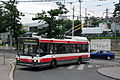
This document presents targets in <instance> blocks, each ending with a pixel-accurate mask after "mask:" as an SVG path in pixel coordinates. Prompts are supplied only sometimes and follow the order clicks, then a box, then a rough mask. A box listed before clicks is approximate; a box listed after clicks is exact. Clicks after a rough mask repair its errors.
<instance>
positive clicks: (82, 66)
mask: <svg viewBox="0 0 120 80" xmlns="http://www.w3.org/2000/svg"><path fill="white" fill-rule="evenodd" d="M84 66H85V65H84V64H81V65H79V67H78V68H77V70H83V68H84Z"/></svg>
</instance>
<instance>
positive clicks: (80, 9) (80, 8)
mask: <svg viewBox="0 0 120 80" xmlns="http://www.w3.org/2000/svg"><path fill="white" fill-rule="evenodd" d="M81 2H82V1H81V0H79V3H80V21H81Z"/></svg>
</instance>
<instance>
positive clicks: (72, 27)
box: [72, 6, 75, 37]
mask: <svg viewBox="0 0 120 80" xmlns="http://www.w3.org/2000/svg"><path fill="white" fill-rule="evenodd" d="M74 11H75V7H74V6H73V22H72V37H73V36H74Z"/></svg>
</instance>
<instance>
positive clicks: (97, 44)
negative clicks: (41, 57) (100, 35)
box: [90, 39, 120, 54]
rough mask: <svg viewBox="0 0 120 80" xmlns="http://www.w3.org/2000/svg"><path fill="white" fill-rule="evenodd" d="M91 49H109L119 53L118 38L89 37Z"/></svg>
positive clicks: (119, 41)
mask: <svg viewBox="0 0 120 80" xmlns="http://www.w3.org/2000/svg"><path fill="white" fill-rule="evenodd" d="M90 48H91V50H109V51H113V52H115V53H119V54H120V39H90Z"/></svg>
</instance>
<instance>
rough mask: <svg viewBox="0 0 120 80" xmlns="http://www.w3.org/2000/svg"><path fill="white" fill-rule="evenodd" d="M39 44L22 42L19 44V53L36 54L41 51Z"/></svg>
mask: <svg viewBox="0 0 120 80" xmlns="http://www.w3.org/2000/svg"><path fill="white" fill-rule="evenodd" d="M37 48H38V47H37V45H32V44H20V45H19V50H18V51H19V54H22V55H31V56H35V55H37V54H39V53H37Z"/></svg>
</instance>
